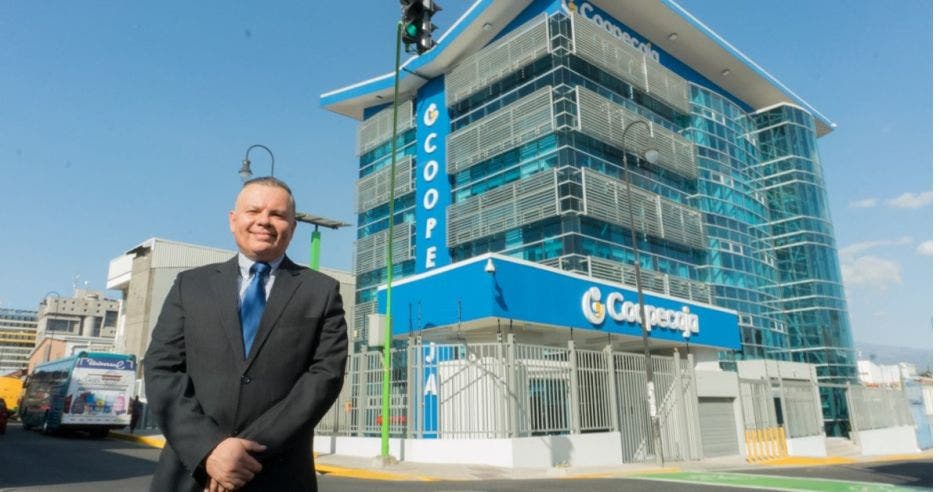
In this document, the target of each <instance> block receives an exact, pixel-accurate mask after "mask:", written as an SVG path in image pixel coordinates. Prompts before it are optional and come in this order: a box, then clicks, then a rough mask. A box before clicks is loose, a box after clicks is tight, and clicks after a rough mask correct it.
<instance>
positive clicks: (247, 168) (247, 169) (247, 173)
mask: <svg viewBox="0 0 940 492" xmlns="http://www.w3.org/2000/svg"><path fill="white" fill-rule="evenodd" d="M256 147H259V148H262V149H264V150H266V151H268V155H269V156H271V177H272V178H273V177H274V152H271V149H269V148H267V147H265V146H264V145H261V144H254V145H252V146H250V147H248V149H247V150H245V159H244V160H242V168H241V169H239V170H238V175H239V176H241V177H242V182H245V181H248V180H249V179H251V161H250V160H248V153H249V152H251V149H254V148H256Z"/></svg>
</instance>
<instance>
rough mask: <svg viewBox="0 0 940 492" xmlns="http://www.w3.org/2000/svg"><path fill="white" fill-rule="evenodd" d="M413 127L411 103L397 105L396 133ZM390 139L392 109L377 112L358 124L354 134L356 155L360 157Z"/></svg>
mask: <svg viewBox="0 0 940 492" xmlns="http://www.w3.org/2000/svg"><path fill="white" fill-rule="evenodd" d="M414 126H415V119H414V108H413V107H412V104H411V101H405V102H403V103H400V104H399V105H398V133H402V132H404V131H405V130H408V129H410V128H413V127H414ZM391 138H392V107H391V106H389V107H387V108H385V109H383V110H382V111H379V112H378V113H376V114H375V115H373V116H372V117H371V118H369V119H367V120H365V121H363V122H362V123H360V124H359V131H358V132H357V133H356V155H362V154H365V153H366V152H368V151H370V150H372V149H374V148H376V147H378V146H379V144H381V143H382V142H385V141H386V140H390V139H391Z"/></svg>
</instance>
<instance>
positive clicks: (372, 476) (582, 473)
mask: <svg viewBox="0 0 940 492" xmlns="http://www.w3.org/2000/svg"><path fill="white" fill-rule="evenodd" d="M109 437H111V438H113V439H121V440H125V441H131V442H137V443H140V444H144V445H147V446H151V447H155V448H162V447H163V445H164V443H165V442H166V440H165V439H164V437H163V436H162V435H161V434H130V433H129V432H126V431H111V434H110V436H109ZM917 459H933V450H927V451H924V452H921V453H915V454H904V455H890V456H827V457H823V458H812V457H801V456H791V457H787V458H781V459H777V460H771V461H765V462H761V463H748V462H747V460H745V459H744V457H742V456H726V457H720V458H706V459H703V460H701V461H687V462H667V463H665V464H664V465H663V467H659V466H657V465H656V464H655V463H624V464H622V465H617V466H605V467H555V468H547V469H546V468H501V467H496V466H485V465H461V464H436V463H415V462H409V461H402V462H399V463H397V464H393V465H387V466H381V465H378V464H376V463H374V462H373V459H371V458H363V457H358V456H342V455H336V454H329V455H325V454H320V455H317V456H316V467H317V471H318V472H319V473H323V474H328V475H335V476H341V477H350V478H359V479H366V480H400V481H454V480H517V479H540V478H616V477H629V476H637V475H643V474H651V473H657V474H660V473H671V472H682V471H724V470H747V469H749V468H750V469H767V468H776V467H806V466H827V465H834V464H850V463H874V462H890V461H905V460H917Z"/></svg>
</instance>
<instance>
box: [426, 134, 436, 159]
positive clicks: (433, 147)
mask: <svg viewBox="0 0 940 492" xmlns="http://www.w3.org/2000/svg"><path fill="white" fill-rule="evenodd" d="M436 138H437V134H436V133H433V132H432V133H428V136H427V138H425V139H424V151H425V152H427V153H428V154H430V153H431V152H434V151H435V150H437V145H435V144H434V142H432V141H431V140H434V139H436Z"/></svg>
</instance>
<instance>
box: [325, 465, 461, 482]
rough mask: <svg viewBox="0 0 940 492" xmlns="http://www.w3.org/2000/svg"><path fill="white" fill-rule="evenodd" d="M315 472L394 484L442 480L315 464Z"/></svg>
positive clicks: (439, 479)
mask: <svg viewBox="0 0 940 492" xmlns="http://www.w3.org/2000/svg"><path fill="white" fill-rule="evenodd" d="M315 467H316V469H317V472H318V473H322V474H324V475H330V476H334V477H343V478H358V479H361V480H387V481H394V482H440V481H442V480H443V479H441V478H437V477H427V476H422V475H405V474H401V473H394V472H384V471H377V470H367V469H364V468H345V467H342V466H334V465H325V464H316V465H315Z"/></svg>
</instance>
